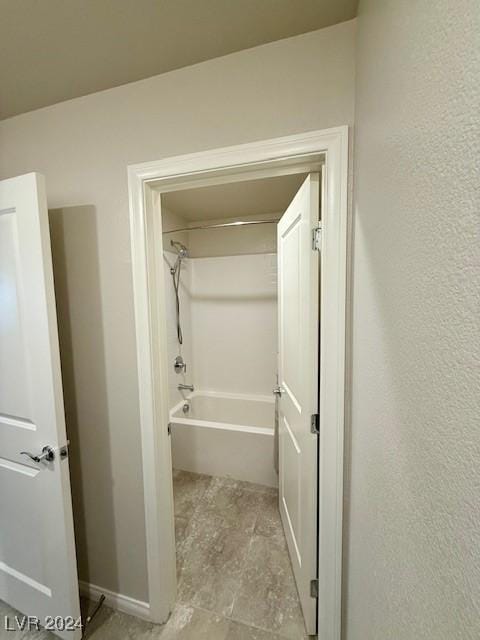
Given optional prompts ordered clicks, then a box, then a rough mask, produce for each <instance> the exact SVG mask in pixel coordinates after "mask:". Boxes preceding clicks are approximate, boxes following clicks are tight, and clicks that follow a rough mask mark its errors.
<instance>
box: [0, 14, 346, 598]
mask: <svg viewBox="0 0 480 640" xmlns="http://www.w3.org/2000/svg"><path fill="white" fill-rule="evenodd" d="M354 37H355V23H354V22H346V23H343V24H340V25H337V26H335V27H330V28H328V29H323V30H320V31H315V32H312V33H309V34H305V35H303V36H298V37H295V38H290V39H288V40H282V41H279V42H275V43H272V44H269V45H265V46H262V47H256V48H254V49H250V50H247V51H243V52H240V53H237V54H232V55H230V56H226V57H224V58H219V59H217V60H212V61H209V62H205V63H202V64H198V65H196V66H193V67H188V68H185V69H181V70H179V71H175V72H172V73H168V74H164V75H162V76H157V77H155V78H150V79H148V80H144V81H141V82H136V83H132V84H129V85H125V86H123V87H119V88H117V89H112V90H110V91H104V92H101V93H97V94H93V95H90V96H86V97H84V98H78V99H76V100H72V101H70V102H64V103H62V104H58V105H55V106H52V107H48V108H46V109H41V110H38V111H33V112H31V113H28V114H25V115H22V116H18V117H16V118H11V119H9V120H5V121H3V122H1V123H0V178H6V177H10V176H13V175H17V174H21V173H25V172H28V171H39V172H41V173H44V174H45V175H46V179H47V194H48V202H49V206H50V207H51V208H62V211H61V212H60V213H59V214H58V216H60V218H62V216H63V218H64V221H65V222H66V224H67V227H68V228H66V229H65V233H67V237H66V238H64V236H63V235H62V232H61V222H62V220H57V223H58V226H59V227H60V228H59V230H58V234H56V237H57V239H58V242H59V243H60V246H57V247H54V250H55V251H56V253H57V255H59V256H60V258H62V255H63V253H64V252H67V253H68V255H67V256H66V257H65V259H64V260H63V258H62V260H63V261H61V264H62V268H63V267H64V268H65V269H66V270H67V272H66V273H64V272H62V273H61V278H62V285H63V288H61V289H60V290H59V296H60V297H59V300H58V302H59V321H60V324H61V327H60V331H61V333H62V331H63V332H64V335H63V337H62V336H61V339H62V340H63V344H64V345H66V346H65V347H64V350H65V349H67V350H68V355H67V357H66V362H67V365H68V367H69V377H68V385H66V394H70V395H68V397H66V403H67V404H68V406H69V408H70V412H71V414H70V416H72V414H73V417H70V423H69V424H67V428H69V431H72V430H74V431H75V434H76V437H77V442H78V446H77V447H75V448H73V447H72V451H71V456H72V467H74V468H76V469H77V470H78V473H76V474H75V475H72V479H73V493H74V499H75V500H76V507H77V508H76V515H75V517H76V523H77V530H81V531H82V535H81V536H78V538H77V540H78V554H79V556H80V557H81V563H80V569H81V571H80V575H81V577H82V578H83V579H87V580H90V581H92V582H93V583H95V584H98V585H100V587H104V588H107V589H111V590H113V591H119V592H120V593H123V594H125V595H128V596H132V597H135V598H139V599H142V600H144V599H147V597H148V596H147V581H146V563H145V528H144V512H143V485H142V469H141V450H140V446H139V445H140V431H139V413H138V390H137V372H136V355H135V333H134V321H133V300H132V283H131V264H130V235H129V224H128V195H127V165H128V164H129V163H133V162H140V161H143V160H150V159H156V158H162V157H168V156H171V155H175V154H180V153H189V152H193V151H199V150H202V149H209V148H215V147H220V146H225V145H230V144H238V143H242V142H249V141H252V140H258V139H263V138H270V137H273V136H280V135H288V134H290V133H296V132H300V131H308V130H311V129H321V128H326V127H332V126H336V125H342V124H352V122H353V93H354ZM187 44H188V43H187ZM79 205H83V206H81V207H80V206H79ZM73 218H75V219H73ZM76 243H78V246H77V244H76ZM84 243H88V244H87V245H86V244H84ZM72 244H73V245H74V247H73V249H72ZM82 270H85V276H86V277H85V279H84V280H82V278H81V273H82ZM78 309H80V310H81V314H80V315H79V314H77V312H76V310H78ZM89 311H91V313H90V314H89ZM75 315H76V316H77V318H76V319H75V321H72V322H70V319H71V318H73V317H74V316H75ZM62 355H63V354H62ZM96 444H97V445H98V446H95V445H96ZM74 458H76V459H75V460H74ZM77 496H78V499H77Z"/></svg>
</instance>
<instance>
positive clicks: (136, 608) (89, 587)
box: [78, 580, 150, 620]
mask: <svg viewBox="0 0 480 640" xmlns="http://www.w3.org/2000/svg"><path fill="white" fill-rule="evenodd" d="M78 584H79V588H80V593H81V594H82V595H83V596H86V597H87V598H89V599H90V600H93V601H94V602H97V601H98V600H100V596H101V595H104V596H105V604H106V605H107V606H109V607H111V608H112V609H116V610H117V611H122V613H128V614H129V615H131V616H135V617H137V618H142V619H143V620H150V605H149V604H148V602H142V601H141V600H135V598H130V596H124V595H122V594H121V593H115V592H114V591H109V590H108V589H102V587H97V585H95V584H90V583H88V582H83V580H80V581H79V583H78Z"/></svg>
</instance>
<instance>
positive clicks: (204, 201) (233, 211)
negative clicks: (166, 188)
mask: <svg viewBox="0 0 480 640" xmlns="http://www.w3.org/2000/svg"><path fill="white" fill-rule="evenodd" d="M305 176H306V174H304V173H302V174H298V173H297V174H294V175H287V176H279V177H276V178H262V179H259V180H245V181H243V182H231V183H229V184H219V185H215V186H212V187H200V188H196V189H185V190H184V191H172V192H170V193H165V194H163V195H162V205H163V206H165V207H166V208H167V209H169V210H170V211H171V212H172V213H175V214H177V215H179V216H181V217H182V218H185V220H187V221H188V222H192V221H199V220H221V219H224V218H240V217H242V216H252V215H254V216H262V215H266V214H269V213H276V214H278V213H282V212H283V211H285V209H286V208H287V207H288V205H289V204H290V202H291V201H292V199H293V197H294V195H295V194H296V193H297V191H298V189H299V188H300V185H301V184H302V182H303V181H304V180H305Z"/></svg>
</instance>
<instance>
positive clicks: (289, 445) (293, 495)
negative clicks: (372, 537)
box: [277, 173, 320, 634]
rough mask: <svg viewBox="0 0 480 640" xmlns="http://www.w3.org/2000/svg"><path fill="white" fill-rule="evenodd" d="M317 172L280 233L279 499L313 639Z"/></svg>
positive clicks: (302, 189) (288, 213) (286, 216)
mask: <svg viewBox="0 0 480 640" xmlns="http://www.w3.org/2000/svg"><path fill="white" fill-rule="evenodd" d="M319 181H320V178H319V174H316V173H312V174H310V175H309V176H308V177H307V179H306V180H305V182H304V183H303V185H302V186H301V187H300V189H299V191H298V193H297V194H296V196H295V198H294V199H293V200H292V203H291V204H290V206H289V207H288V209H287V210H286V212H285V213H284V215H283V216H282V218H281V220H280V222H279V223H278V228H277V239H278V296H279V297H278V306H279V349H278V356H279V363H278V366H279V370H278V376H279V377H278V380H279V386H280V390H281V396H280V400H279V494H280V495H279V500H280V513H281V516H282V522H283V527H284V530H285V535H286V539H287V545H288V549H289V552H290V558H291V561H292V566H293V570H294V574H295V579H296V582H297V589H298V593H299V596H300V602H301V605H302V609H303V615H304V618H305V625H306V630H307V633H309V634H315V633H316V624H317V623H316V618H317V613H316V610H317V601H316V599H315V598H314V597H312V595H311V581H312V580H314V579H316V577H317V481H318V480H317V455H318V442H317V440H318V437H317V435H315V433H312V416H314V415H315V414H317V413H318V350H319V306H318V305H319V269H320V264H319V262H320V258H319V256H320V254H319V252H318V251H316V250H314V247H313V234H314V229H315V228H317V227H318V219H319Z"/></svg>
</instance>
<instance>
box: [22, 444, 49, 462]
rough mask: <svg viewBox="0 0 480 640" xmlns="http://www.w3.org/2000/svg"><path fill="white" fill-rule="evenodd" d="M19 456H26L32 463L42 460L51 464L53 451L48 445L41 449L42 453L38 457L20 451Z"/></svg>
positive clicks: (28, 452)
mask: <svg viewBox="0 0 480 640" xmlns="http://www.w3.org/2000/svg"><path fill="white" fill-rule="evenodd" d="M20 455H22V456H28V457H29V458H30V460H33V462H42V461H43V460H45V461H46V462H52V460H55V450H54V449H53V448H52V447H50V446H49V445H48V444H47V445H46V446H45V447H43V449H42V453H40V454H39V455H38V456H35V455H33V453H30V451H20Z"/></svg>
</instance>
